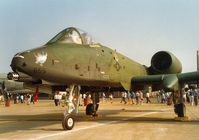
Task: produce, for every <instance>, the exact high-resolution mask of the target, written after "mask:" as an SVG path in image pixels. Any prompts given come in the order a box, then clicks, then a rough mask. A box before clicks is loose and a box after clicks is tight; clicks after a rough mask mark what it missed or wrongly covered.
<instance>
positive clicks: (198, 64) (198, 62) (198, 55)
mask: <svg viewBox="0 0 199 140" xmlns="http://www.w3.org/2000/svg"><path fill="white" fill-rule="evenodd" d="M197 71H199V50H198V51H197Z"/></svg>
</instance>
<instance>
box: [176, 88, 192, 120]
mask: <svg viewBox="0 0 199 140" xmlns="http://www.w3.org/2000/svg"><path fill="white" fill-rule="evenodd" d="M174 112H175V113H176V114H177V117H175V120H177V121H186V120H189V117H187V116H186V105H185V103H184V102H183V95H182V91H178V92H177V93H174Z"/></svg>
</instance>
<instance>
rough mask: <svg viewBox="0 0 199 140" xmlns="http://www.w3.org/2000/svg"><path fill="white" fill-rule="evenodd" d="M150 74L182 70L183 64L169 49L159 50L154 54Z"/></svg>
mask: <svg viewBox="0 0 199 140" xmlns="http://www.w3.org/2000/svg"><path fill="white" fill-rule="evenodd" d="M148 70H149V73H150V74H174V73H181V72H182V64H181V62H180V61H179V60H178V58H176V57H175V56H174V55H173V54H172V53H170V52H167V51H159V52H157V53H156V54H154V55H153V57H152V59H151V66H150V67H149V69H148Z"/></svg>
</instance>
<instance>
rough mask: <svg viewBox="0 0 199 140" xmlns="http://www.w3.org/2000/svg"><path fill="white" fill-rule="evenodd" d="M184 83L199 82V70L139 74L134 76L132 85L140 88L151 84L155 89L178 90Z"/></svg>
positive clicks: (135, 88) (137, 88)
mask: <svg viewBox="0 0 199 140" xmlns="http://www.w3.org/2000/svg"><path fill="white" fill-rule="evenodd" d="M184 83H189V84H191V83H194V84H196V83H199V72H198V71H196V72H188V73H179V74H160V75H146V76H137V77H133V78H132V80H131V87H132V89H134V90H139V89H143V88H144V86H146V85H149V86H152V89H153V90H160V89H165V90H178V89H179V86H180V85H181V84H184Z"/></svg>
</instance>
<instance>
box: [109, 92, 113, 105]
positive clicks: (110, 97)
mask: <svg viewBox="0 0 199 140" xmlns="http://www.w3.org/2000/svg"><path fill="white" fill-rule="evenodd" d="M109 99H110V102H111V104H112V103H113V94H112V93H111V94H110V95H109Z"/></svg>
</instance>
